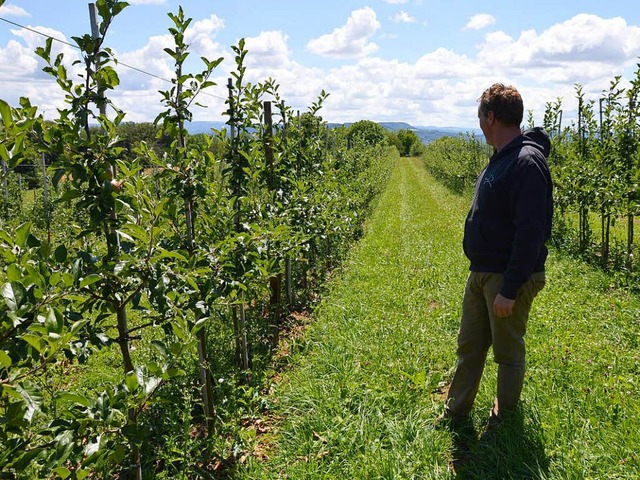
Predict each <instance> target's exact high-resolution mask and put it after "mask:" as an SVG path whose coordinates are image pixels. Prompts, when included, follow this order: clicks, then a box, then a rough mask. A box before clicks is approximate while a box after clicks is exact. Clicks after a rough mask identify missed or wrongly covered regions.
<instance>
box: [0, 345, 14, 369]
mask: <svg viewBox="0 0 640 480" xmlns="http://www.w3.org/2000/svg"><path fill="white" fill-rule="evenodd" d="M0 363H1V364H2V366H3V367H4V368H6V369H8V368H9V367H10V366H11V363H13V362H12V361H11V357H10V356H9V355H7V352H5V351H4V350H0Z"/></svg>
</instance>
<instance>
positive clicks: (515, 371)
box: [445, 272, 545, 417]
mask: <svg viewBox="0 0 640 480" xmlns="http://www.w3.org/2000/svg"><path fill="white" fill-rule="evenodd" d="M502 283H503V275H502V274H501V273H482V272H471V273H470V274H469V278H468V279H467V285H466V287H465V292H464V299H463V302H462V319H461V321H460V330H459V332H458V364H457V367H456V371H455V374H454V376H453V380H452V382H451V386H450V387H449V392H448V394H447V401H446V408H445V411H446V414H447V415H449V416H452V417H464V416H465V415H467V414H468V413H469V412H470V411H471V408H472V407H473V402H474V400H475V398H476V395H477V393H478V387H479V386H480V379H481V377H482V372H483V370H484V365H485V360H486V358H487V352H488V351H489V347H491V346H493V358H494V361H495V362H496V363H497V364H498V385H497V395H496V399H495V401H494V408H493V410H492V415H495V416H498V415H499V414H500V412H506V411H512V410H514V409H515V408H516V406H517V404H518V401H519V400H520V393H521V392H522V386H523V383H524V371H525V342H524V336H525V333H526V330H527V320H528V318H529V312H530V310H531V304H532V303H533V299H534V298H535V296H536V295H537V294H538V293H539V292H540V290H542V288H543V287H544V283H545V274H544V272H536V273H534V274H533V275H531V277H530V278H529V280H528V281H527V282H526V283H525V284H524V285H522V287H520V289H519V290H518V292H517V297H516V302H515V304H514V307H513V313H512V314H511V315H510V316H508V317H504V318H498V317H496V316H495V314H494V313H493V301H494V299H495V298H496V295H497V294H498V293H499V292H500V290H501V289H502Z"/></svg>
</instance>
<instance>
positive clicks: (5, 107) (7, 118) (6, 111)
mask: <svg viewBox="0 0 640 480" xmlns="http://www.w3.org/2000/svg"><path fill="white" fill-rule="evenodd" d="M0 116H1V117H2V124H3V125H4V128H5V129H6V128H7V127H9V126H11V124H12V123H13V119H12V118H11V107H10V106H9V104H8V103H7V102H5V101H4V100H0Z"/></svg>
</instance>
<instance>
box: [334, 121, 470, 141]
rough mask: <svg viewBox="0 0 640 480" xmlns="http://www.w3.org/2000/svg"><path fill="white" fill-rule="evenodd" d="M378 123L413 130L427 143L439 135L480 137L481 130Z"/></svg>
mask: <svg viewBox="0 0 640 480" xmlns="http://www.w3.org/2000/svg"><path fill="white" fill-rule="evenodd" d="M350 125H353V124H352V123H329V128H335V127H342V126H345V127H348V126H350ZM378 125H380V126H382V127H384V128H386V129H387V130H391V131H392V132H397V131H398V130H413V131H414V132H416V135H418V137H419V138H420V140H422V141H423V143H429V142H432V141H434V140H437V139H438V138H441V137H457V136H458V135H465V134H474V135H475V136H476V137H480V138H482V130H480V129H479V128H460V127H414V126H413V125H410V124H408V123H406V122H378Z"/></svg>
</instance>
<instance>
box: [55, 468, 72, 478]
mask: <svg viewBox="0 0 640 480" xmlns="http://www.w3.org/2000/svg"><path fill="white" fill-rule="evenodd" d="M53 473H55V474H56V475H58V476H59V477H60V478H62V479H64V478H68V477H69V475H71V470H69V469H68V468H65V467H58V468H54V469H53Z"/></svg>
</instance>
